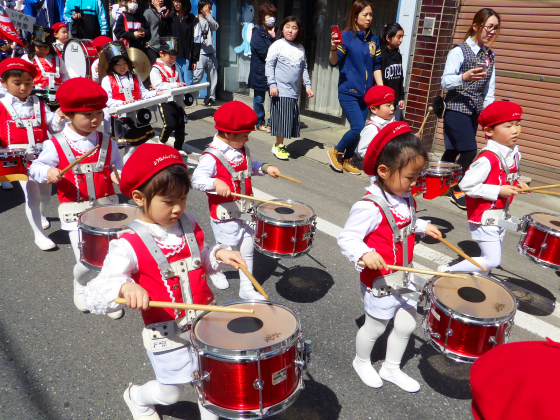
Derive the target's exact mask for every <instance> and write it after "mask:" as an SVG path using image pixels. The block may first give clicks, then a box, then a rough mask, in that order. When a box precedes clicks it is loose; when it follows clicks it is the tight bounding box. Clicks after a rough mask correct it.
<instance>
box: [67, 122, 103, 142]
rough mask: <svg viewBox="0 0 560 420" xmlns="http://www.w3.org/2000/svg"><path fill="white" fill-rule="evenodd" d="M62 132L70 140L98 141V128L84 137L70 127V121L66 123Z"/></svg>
mask: <svg viewBox="0 0 560 420" xmlns="http://www.w3.org/2000/svg"><path fill="white" fill-rule="evenodd" d="M62 133H63V134H64V136H65V137H66V138H67V139H68V140H70V141H80V140H89V141H90V142H92V143H96V142H97V130H96V131H93V132H91V133H89V134H88V135H87V136H86V137H82V136H81V135H79V134H78V133H76V132H75V131H74V130H72V129H71V128H70V123H68V124H66V126H65V127H64V130H62Z"/></svg>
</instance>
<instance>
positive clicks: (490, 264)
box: [447, 240, 502, 273]
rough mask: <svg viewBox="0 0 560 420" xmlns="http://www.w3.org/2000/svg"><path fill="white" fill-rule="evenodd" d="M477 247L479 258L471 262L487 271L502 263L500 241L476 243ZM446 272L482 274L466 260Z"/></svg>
mask: <svg viewBox="0 0 560 420" xmlns="http://www.w3.org/2000/svg"><path fill="white" fill-rule="evenodd" d="M478 246H479V247H480V251H481V255H480V257H475V258H473V260H475V261H476V262H477V263H479V264H480V265H481V266H483V267H484V268H486V269H487V270H488V271H490V270H491V269H493V268H496V267H497V266H499V265H500V263H501V262H502V241H501V240H498V241H488V242H486V241H485V242H478ZM447 271H461V272H466V273H470V272H475V273H482V272H483V271H482V270H481V269H480V268H478V267H477V266H476V265H474V264H473V263H471V262H469V261H467V260H463V261H461V262H460V263H457V264H454V265H452V266H450V267H449V269H448V270H447Z"/></svg>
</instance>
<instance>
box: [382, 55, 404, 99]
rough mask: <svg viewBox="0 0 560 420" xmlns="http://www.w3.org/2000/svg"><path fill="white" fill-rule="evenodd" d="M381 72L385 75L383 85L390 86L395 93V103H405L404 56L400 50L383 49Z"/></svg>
mask: <svg viewBox="0 0 560 420" xmlns="http://www.w3.org/2000/svg"><path fill="white" fill-rule="evenodd" d="M381 72H382V73H383V85H384V86H389V87H390V88H393V90H394V91H395V102H396V103H398V102H399V101H404V95H405V91H404V74H403V67H402V55H401V53H400V51H399V50H398V49H397V50H391V49H389V48H387V47H381Z"/></svg>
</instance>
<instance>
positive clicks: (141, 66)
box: [126, 47, 152, 81]
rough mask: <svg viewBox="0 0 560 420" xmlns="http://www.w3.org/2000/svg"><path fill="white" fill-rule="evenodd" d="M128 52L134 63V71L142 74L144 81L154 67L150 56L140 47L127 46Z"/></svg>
mask: <svg viewBox="0 0 560 420" xmlns="http://www.w3.org/2000/svg"><path fill="white" fill-rule="evenodd" d="M126 52H127V53H128V57H129V58H130V61H132V64H134V72H135V73H136V74H137V75H138V76H140V79H141V80H142V81H144V80H146V79H147V78H148V76H149V75H150V70H151V68H152V66H151V65H150V59H149V58H148V56H147V55H146V54H145V53H144V52H143V51H142V50H139V49H138V48H132V47H131V48H127V50H126Z"/></svg>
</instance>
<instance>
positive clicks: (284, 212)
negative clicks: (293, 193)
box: [257, 200, 315, 222]
mask: <svg viewBox="0 0 560 420" xmlns="http://www.w3.org/2000/svg"><path fill="white" fill-rule="evenodd" d="M276 201H281V202H284V201H286V202H287V203H289V204H290V205H291V206H292V207H291V208H289V207H283V206H279V205H277V204H270V203H263V204H261V205H260V206H258V207H257V214H258V215H259V216H262V217H259V218H264V219H268V220H279V221H285V222H298V221H304V220H309V219H310V218H312V217H313V216H314V215H315V212H314V211H313V209H312V208H311V207H310V206H308V205H307V204H303V203H298V202H296V201H287V200H276Z"/></svg>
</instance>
